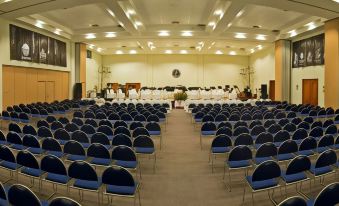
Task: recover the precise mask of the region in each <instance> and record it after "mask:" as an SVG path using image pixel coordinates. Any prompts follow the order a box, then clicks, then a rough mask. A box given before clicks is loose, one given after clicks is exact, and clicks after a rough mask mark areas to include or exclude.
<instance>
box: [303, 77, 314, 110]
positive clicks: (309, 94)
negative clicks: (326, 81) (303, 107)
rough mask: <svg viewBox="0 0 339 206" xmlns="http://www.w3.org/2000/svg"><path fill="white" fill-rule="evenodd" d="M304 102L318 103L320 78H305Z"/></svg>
mask: <svg viewBox="0 0 339 206" xmlns="http://www.w3.org/2000/svg"><path fill="white" fill-rule="evenodd" d="M302 93H303V94H302V101H303V102H302V103H303V104H311V105H318V79H303V88H302Z"/></svg>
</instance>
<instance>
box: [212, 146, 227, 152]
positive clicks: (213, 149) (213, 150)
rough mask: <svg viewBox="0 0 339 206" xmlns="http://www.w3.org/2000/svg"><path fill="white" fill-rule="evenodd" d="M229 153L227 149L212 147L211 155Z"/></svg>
mask: <svg viewBox="0 0 339 206" xmlns="http://www.w3.org/2000/svg"><path fill="white" fill-rule="evenodd" d="M229 151H230V148H229V147H212V153H226V152H229Z"/></svg>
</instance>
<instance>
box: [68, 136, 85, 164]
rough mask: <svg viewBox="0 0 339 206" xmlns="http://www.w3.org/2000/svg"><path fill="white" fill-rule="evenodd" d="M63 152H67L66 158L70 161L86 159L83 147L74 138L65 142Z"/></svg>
mask: <svg viewBox="0 0 339 206" xmlns="http://www.w3.org/2000/svg"><path fill="white" fill-rule="evenodd" d="M64 153H65V154H67V160H70V161H76V160H85V159H87V157H86V151H85V149H84V147H83V146H82V145H81V144H80V143H79V142H77V141H74V140H70V141H68V142H67V143H66V144H65V146H64Z"/></svg>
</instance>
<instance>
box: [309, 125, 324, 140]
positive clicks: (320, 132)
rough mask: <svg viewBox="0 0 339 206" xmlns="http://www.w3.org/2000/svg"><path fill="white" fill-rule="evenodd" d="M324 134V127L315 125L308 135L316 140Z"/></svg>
mask: <svg viewBox="0 0 339 206" xmlns="http://www.w3.org/2000/svg"><path fill="white" fill-rule="evenodd" d="M323 135H324V131H323V129H322V127H314V128H313V129H312V130H311V131H310V133H309V134H308V136H310V137H314V138H315V139H316V140H318V139H319V138H320V137H322V136H323Z"/></svg>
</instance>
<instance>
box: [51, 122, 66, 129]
mask: <svg viewBox="0 0 339 206" xmlns="http://www.w3.org/2000/svg"><path fill="white" fill-rule="evenodd" d="M63 128H64V125H63V124H62V123H61V122H59V121H55V122H52V123H51V130H52V131H55V130H57V129H63Z"/></svg>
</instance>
